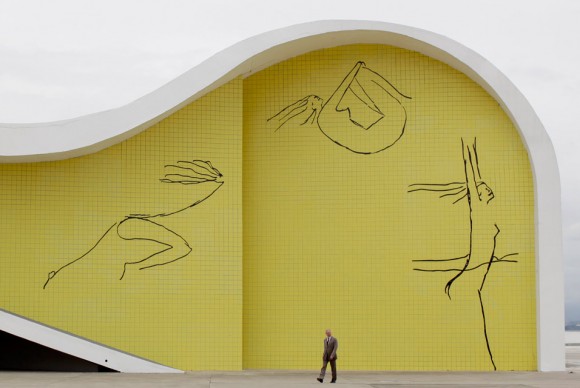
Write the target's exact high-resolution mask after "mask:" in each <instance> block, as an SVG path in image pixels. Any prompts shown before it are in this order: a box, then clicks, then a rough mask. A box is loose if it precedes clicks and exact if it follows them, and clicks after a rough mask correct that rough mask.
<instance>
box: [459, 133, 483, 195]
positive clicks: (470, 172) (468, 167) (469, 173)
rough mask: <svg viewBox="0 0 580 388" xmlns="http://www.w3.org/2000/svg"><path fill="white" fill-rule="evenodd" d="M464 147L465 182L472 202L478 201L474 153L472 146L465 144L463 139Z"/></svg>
mask: <svg viewBox="0 0 580 388" xmlns="http://www.w3.org/2000/svg"><path fill="white" fill-rule="evenodd" d="M461 143H462V145H463V167H464V169H465V180H466V182H465V183H466V186H467V193H468V194H469V198H470V200H471V201H478V200H479V196H478V194H477V182H476V181H475V171H474V165H473V164H474V162H475V161H474V160H473V159H474V158H475V155H474V152H473V148H472V146H470V145H469V144H466V143H465V140H464V139H461Z"/></svg>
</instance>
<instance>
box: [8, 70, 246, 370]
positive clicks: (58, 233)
mask: <svg viewBox="0 0 580 388" xmlns="http://www.w3.org/2000/svg"><path fill="white" fill-rule="evenodd" d="M242 86H243V80H242V79H241V78H238V79H234V80H232V81H230V82H228V83H227V84H225V85H223V86H221V87H219V88H217V89H215V90H213V91H212V92H209V93H208V94H206V95H205V96H203V97H201V98H199V99H197V100H196V101H194V102H191V103H189V104H186V105H185V106H183V107H182V108H180V109H178V110H177V111H175V112H174V113H172V114H171V115H169V116H168V117H167V118H165V119H163V120H161V121H160V122H158V123H156V124H154V125H152V126H150V127H149V128H147V129H146V130H145V131H143V132H141V133H139V134H138V135H136V136H133V137H131V138H130V139H127V140H125V141H123V142H120V143H118V144H116V145H114V146H111V147H109V148H106V149H104V150H102V151H99V152H96V153H93V154H90V155H86V156H82V157H78V158H73V159H67V160H60V161H51V162H41V163H23V164H0V176H1V177H2V183H1V184H0V214H1V217H2V221H3V222H2V224H0V268H1V271H0V307H1V308H3V309H5V310H7V311H10V312H12V313H15V314H18V315H20V316H24V317H27V318H30V319H32V320H34V321H37V322H41V323H43V324H45V325H48V326H51V327H55V328H57V329H59V330H62V331H65V332H68V333H72V334H74V335H75V336H78V337H81V338H86V339H89V340H91V341H94V342H97V343H100V344H104V345H106V346H108V347H112V348H115V349H119V350H121V351H123V352H127V353H130V354H133V355H136V356H138V357H141V358H145V359H148V360H152V361H155V362H158V363H160V364H163V365H167V366H171V367H174V368H178V369H183V370H200V369H201V370H216V369H217V370H220V369H221V370H224V369H225V370H238V369H240V368H241V366H242V364H241V344H242V339H241V327H242V310H241V309H242V304H241V303H242V283H241V278H242V272H241V268H242V214H241V206H242V205H241V188H242V165H241V160H242V113H243V110H242V109H243V106H242V96H243V94H242ZM224 182H225V183H224ZM106 231H108V233H105V232H106ZM141 268H146V269H143V270H140V269H141ZM47 275H48V279H47ZM120 278H122V280H119V279H120ZM43 286H45V288H44V289H43Z"/></svg>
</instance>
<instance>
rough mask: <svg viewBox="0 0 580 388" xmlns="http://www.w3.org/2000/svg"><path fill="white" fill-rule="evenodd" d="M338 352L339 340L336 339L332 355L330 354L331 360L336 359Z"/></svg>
mask: <svg viewBox="0 0 580 388" xmlns="http://www.w3.org/2000/svg"><path fill="white" fill-rule="evenodd" d="M337 350H338V340H337V339H336V338H335V339H334V346H333V347H332V353H330V359H331V360H334V359H336V351H337Z"/></svg>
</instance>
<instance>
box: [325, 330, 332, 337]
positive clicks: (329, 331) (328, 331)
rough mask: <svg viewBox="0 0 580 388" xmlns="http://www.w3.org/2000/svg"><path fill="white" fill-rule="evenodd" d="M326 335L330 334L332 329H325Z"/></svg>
mask: <svg viewBox="0 0 580 388" xmlns="http://www.w3.org/2000/svg"><path fill="white" fill-rule="evenodd" d="M326 336H327V337H330V336H332V330H330V329H326Z"/></svg>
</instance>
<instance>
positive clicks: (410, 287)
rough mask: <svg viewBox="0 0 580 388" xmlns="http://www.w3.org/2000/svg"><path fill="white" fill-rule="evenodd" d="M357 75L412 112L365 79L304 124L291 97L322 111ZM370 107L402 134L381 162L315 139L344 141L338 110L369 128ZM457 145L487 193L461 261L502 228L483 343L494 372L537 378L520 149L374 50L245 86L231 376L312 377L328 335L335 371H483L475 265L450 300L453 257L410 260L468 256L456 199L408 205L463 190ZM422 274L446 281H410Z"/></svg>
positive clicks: (480, 97) (451, 76) (344, 51)
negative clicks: (305, 372)
mask: <svg viewBox="0 0 580 388" xmlns="http://www.w3.org/2000/svg"><path fill="white" fill-rule="evenodd" d="M358 61H362V62H364V65H363V66H364V68H366V69H370V70H372V71H373V72H374V74H378V75H380V76H381V77H383V78H384V79H385V80H386V81H388V82H390V83H391V86H394V87H395V88H396V89H397V90H398V91H399V92H400V93H401V94H404V95H406V96H408V97H411V99H409V98H405V97H403V96H401V95H400V94H397V92H396V91H393V90H392V89H389V87H388V85H384V86H385V88H384V92H381V91H380V90H379V89H377V87H376V86H377V85H378V84H377V83H375V84H374V85H375V86H373V85H372V82H373V78H372V77H375V76H373V75H372V74H371V73H369V72H367V73H366V74H361V76H360V77H358V76H357V79H355V81H356V82H358V85H354V86H353V87H352V90H351V91H350V95H349V96H346V95H345V97H344V99H343V101H342V102H341V103H340V104H338V105H336V106H330V103H329V106H325V108H324V110H325V111H326V113H327V115H328V116H332V117H331V118H330V119H329V118H328V117H326V118H325V117H323V115H324V114H323V113H321V114H320V116H319V117H318V119H317V118H316V115H317V112H314V115H313V116H310V114H311V113H312V112H313V109H312V107H314V108H316V106H317V105H316V104H317V102H316V101H317V100H316V98H313V97H310V98H309V99H306V100H302V102H300V101H301V99H303V98H304V97H306V96H312V95H314V96H316V97H318V98H319V99H320V100H322V101H324V102H327V101H330V97H331V96H332V95H333V93H334V92H335V90H337V88H338V87H339V85H340V84H341V82H342V80H343V79H345V77H346V76H347V75H348V74H349V72H350V70H351V69H352V68H353V67H354V66H355V64H356V63H357V62H358ZM365 77H367V78H366V79H365ZM369 77H371V78H369ZM373 88H374V89H373ZM367 92H368V95H366V96H365V95H363V94H365V93H367ZM387 92H389V93H391V94H388V93H387ZM347 97H348V99H349V100H347ZM392 97H397V99H398V100H399V101H400V103H401V105H402V108H401V106H399V105H398V104H397V103H396V102H395V103H393V101H392V100H390V99H391V98H392ZM357 98H358V99H359V100H360V101H358V102H357ZM297 101H298V103H297V104H296V105H291V104H292V103H294V102H297ZM304 101H306V102H304ZM373 101H374V102H376V103H377V105H378V107H379V108H380V109H381V110H382V113H383V114H384V118H383V119H382V120H383V122H385V121H387V123H388V122H389V121H388V120H390V122H391V123H393V125H395V127H394V128H395V129H396V125H401V123H402V122H404V121H401V117H403V118H404V112H405V111H406V117H407V123H406V126H405V128H404V133H403V135H402V136H401V137H400V139H399V140H398V141H396V142H394V144H392V145H391V146H390V147H389V148H387V149H385V150H384V151H380V152H376V153H372V154H368V155H366V154H359V153H355V152H351V150H352V151H361V150H362V151H365V150H366V149H365V148H364V147H363V148H362V149H355V148H357V147H361V144H363V143H361V142H360V141H359V140H357V138H356V137H355V136H354V135H353V136H352V138H350V137H347V138H345V139H343V143H341V145H342V146H341V145H339V144H337V143H336V142H335V141H336V140H337V139H336V138H332V135H330V136H329V137H327V136H326V135H327V134H330V133H332V131H335V130H337V129H339V127H340V126H345V127H348V126H350V127H352V122H349V116H348V111H346V110H345V109H346V108H350V113H351V117H352V118H353V120H355V121H356V120H358V122H359V123H360V124H364V123H367V124H368V122H372V118H373V117H374V116H373V115H376V114H377V113H376V109H375V108H377V106H372V102H373ZM388 101H391V104H386V102H388ZM381 103H382V104H383V105H381ZM309 104H311V105H309ZM357 104H358V105H357ZM287 106H290V109H289V110H286V111H283V109H284V108H285V107H287ZM365 106H366V107H365ZM381 106H383V107H384V108H381ZM304 107H305V108H304ZM303 108H304V109H303ZM336 109H338V110H341V109H342V111H341V112H338V113H337V112H336ZM369 110H370V111H369ZM372 110H375V113H373V112H372ZM281 111H282V113H281V114H280V115H278V116H276V114H277V113H278V112H281ZM365 112H366V113H365ZM341 115H342V116H341ZM365 115H366V116H365ZM284 116H285V117H286V118H290V119H289V120H288V121H287V122H285V123H284V120H280V117H284ZM269 118H272V119H271V120H269V121H268V119H269ZM341 120H342V121H341ZM369 120H370V121H369ZM379 123H380V122H379ZM282 124H283V125H282ZM280 125H281V126H280ZM333 126H334V127H333ZM367 126H368V125H367ZM378 126H379V125H377V127H378ZM350 127H349V128H350ZM377 127H371V128H370V129H363V128H358V129H357V128H355V127H352V129H349V131H351V133H354V132H352V131H357V130H358V131H361V132H362V131H367V132H366V134H370V132H371V131H380V130H381V129H377ZM385 128H387V129H388V130H392V129H393V128H391V129H389V127H388V126H387V127H385ZM349 136H350V135H349ZM373 136H374V135H373ZM462 139H464V141H465V143H466V144H468V145H473V143H474V141H475V140H476V150H477V154H478V165H479V168H480V173H481V177H482V178H481V179H482V180H483V181H484V182H485V183H486V184H487V185H488V186H489V187H490V188H491V190H492V191H493V193H494V195H495V198H494V199H493V200H492V201H490V202H489V205H488V206H485V209H484V210H477V212H476V211H475V210H474V214H473V217H474V220H475V221H474V227H473V252H474V253H473V255H475V256H477V255H480V253H479V252H483V251H485V250H486V249H489V247H490V246H491V245H490V244H494V241H493V235H490V233H489V230H488V229H486V228H493V225H497V226H498V228H499V229H500V230H501V232H500V233H499V234H498V235H497V237H496V241H495V245H496V246H495V253H494V255H495V256H496V257H497V258H499V259H501V258H502V257H503V261H502V262H495V263H493V264H492V266H491V268H490V270H489V274H488V275H487V278H486V281H485V283H484V287H483V289H482V302H483V305H484V307H485V309H484V312H485V316H486V324H487V335H488V341H487V342H488V343H489V345H490V350H491V353H492V356H493V360H494V362H495V364H496V366H497V369H500V370H521V369H524V370H525V369H535V368H536V330H535V327H536V326H535V272H534V271H535V268H534V261H535V258H534V257H535V253H534V211H533V209H534V196H533V182H532V175H531V171H530V164H529V161H528V156H527V153H526V150H525V149H524V146H523V145H522V142H521V139H520V138H519V136H518V133H517V132H516V130H515V129H514V127H513V125H512V123H511V122H510V120H509V119H508V117H507V116H506V115H505V113H504V112H503V111H502V109H501V108H500V106H499V105H498V103H497V102H496V101H494V100H493V99H492V98H491V97H490V96H489V95H488V94H487V93H486V92H485V91H484V90H482V89H481V88H480V87H479V86H478V85H476V84H475V83H474V82H473V81H471V80H470V79H468V78H467V77H466V76H465V75H463V74H461V73H459V72H457V71H455V70H453V69H451V68H450V67H448V66H447V65H445V64H443V63H441V62H438V61H436V60H433V59H430V58H428V57H426V56H423V55H420V54H418V53H414V52H411V51H407V50H402V49H398V48H393V47H386V46H378V45H354V46H343V47H337V48H331V49H324V50H320V51H315V52H311V53H308V54H306V55H302V56H299V57H296V58H293V59H290V60H287V61H285V62H282V63H279V64H277V65H274V66H271V67H269V68H267V69H265V70H263V71H260V72H259V73H257V74H255V75H252V76H251V77H249V78H247V79H246V80H245V82H244V188H243V193H244V200H243V203H244V334H243V339H244V368H275V369H278V368H281V369H315V368H316V367H319V364H320V363H321V354H322V338H323V335H324V329H325V328H327V327H328V328H331V329H332V330H333V332H334V335H335V336H336V337H337V338H338V340H339V344H340V345H339V351H338V357H339V360H338V362H339V368H343V369H351V370H448V369H452V370H489V369H492V368H493V364H492V363H491V359H490V355H489V352H488V350H487V345H486V344H487V342H486V340H485V333H484V328H483V316H482V312H481V311H482V310H481V305H480V300H479V296H478V289H479V287H480V286H481V284H482V281H483V276H484V275H485V269H486V266H481V267H479V268H477V269H474V270H469V271H466V272H464V273H463V275H462V276H460V278H459V279H458V280H457V281H455V282H454V283H453V285H452V287H451V291H450V298H449V297H448V296H447V294H446V293H445V286H446V284H447V282H448V281H449V280H450V279H451V278H452V277H453V276H455V274H457V273H458V271H453V268H456V269H459V268H462V267H463V263H464V262H465V259H463V260H457V261H455V262H443V261H441V262H416V261H414V260H420V259H425V260H429V259H431V260H437V259H439V260H441V259H451V258H457V257H461V256H464V255H466V254H467V253H468V252H469V246H470V244H469V243H470V230H471V228H470V223H469V220H470V208H469V206H468V203H467V199H466V198H463V199H462V200H459V201H458V202H457V203H456V204H453V202H454V201H455V200H456V199H458V198H459V197H460V195H459V196H455V197H453V196H449V197H443V198H439V195H441V194H444V193H442V192H430V191H417V192H408V191H409V190H410V185H413V184H418V183H422V184H424V183H430V184H443V183H449V182H465V180H466V178H465V170H464V160H463V148H462ZM391 141H392V140H391ZM339 143H340V142H339ZM385 145H388V142H387V141H386V142H385ZM351 146H352V147H351ZM371 146H373V144H370V145H369V147H371ZM345 147H347V148H345ZM348 148H351V150H349V149H348ZM375 148H376V149H382V146H381V145H380V144H378V143H377V145H376V147H375ZM415 187H416V186H415ZM476 213H477V214H476ZM512 253H517V255H512V256H506V257H504V256H505V255H508V254H512ZM489 257H490V256H487V259H488V260H489ZM485 259H486V257H474V259H473V260H474V262H477V260H485ZM514 261H517V262H514ZM450 263H451V264H453V265H450ZM454 263H458V264H454ZM425 267H427V268H439V269H451V270H452V271H449V272H419V271H415V270H414V269H415V268H417V269H420V268H423V269H425ZM449 267H453V268H449Z"/></svg>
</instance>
